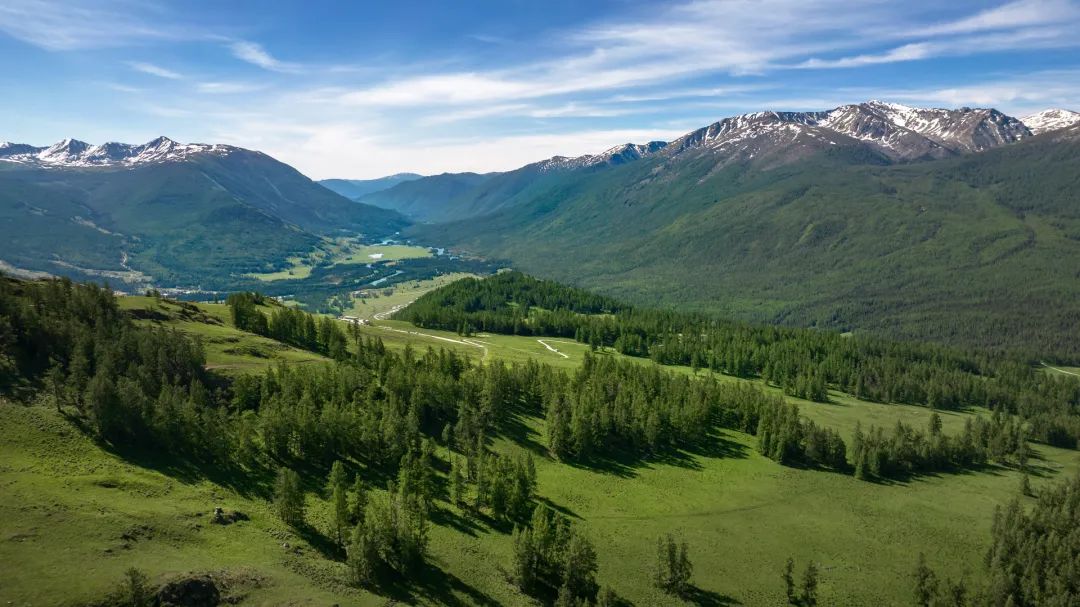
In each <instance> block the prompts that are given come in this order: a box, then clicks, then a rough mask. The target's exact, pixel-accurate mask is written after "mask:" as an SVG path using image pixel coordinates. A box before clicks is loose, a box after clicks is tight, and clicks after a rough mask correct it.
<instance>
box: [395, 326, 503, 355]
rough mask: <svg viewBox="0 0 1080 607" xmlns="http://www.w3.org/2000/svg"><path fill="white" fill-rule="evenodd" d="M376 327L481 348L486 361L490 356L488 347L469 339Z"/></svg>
mask: <svg viewBox="0 0 1080 607" xmlns="http://www.w3.org/2000/svg"><path fill="white" fill-rule="evenodd" d="M375 326H376V327H378V328H379V329H382V330H383V331H393V332H394V333H404V334H406V335H417V336H420V337H427V338H430V339H438V340H439V341H446V342H450V343H452V344H461V345H463V346H472V347H474V348H480V349H481V350H483V351H484V358H485V359H486V358H487V356H488V347H487V346H485V345H483V344H480V343H477V342H475V341H471V340H468V339H451V338H449V337H443V336H441V335H432V334H431V333H421V332H420V331H406V330H405V329H395V328H393V327H387V326H385V325H375Z"/></svg>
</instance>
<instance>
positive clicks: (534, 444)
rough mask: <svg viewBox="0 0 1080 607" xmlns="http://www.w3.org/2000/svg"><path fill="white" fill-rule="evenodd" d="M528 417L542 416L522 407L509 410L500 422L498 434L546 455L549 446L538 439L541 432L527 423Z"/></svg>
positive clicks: (536, 417)
mask: <svg viewBox="0 0 1080 607" xmlns="http://www.w3.org/2000/svg"><path fill="white" fill-rule="evenodd" d="M528 418H534V419H537V420H539V419H540V416H539V415H536V414H534V413H532V412H529V411H526V410H524V409H523V408H521V407H519V408H518V409H517V410H515V411H512V412H509V413H508V414H507V415H506V419H504V420H503V421H502V422H500V423H499V425H498V428H497V431H498V434H499V435H500V436H502V437H504V438H506V439H507V440H510V441H513V442H514V443H516V444H518V445H519V446H521V447H523V448H525V449H528V450H529V451H531V452H533V453H535V454H537V455H546V454H547V447H545V446H544V445H543V444H541V443H540V442H539V441H538V440H537V438H538V437H539V435H540V434H539V433H538V432H537V431H536V430H533V429H532V428H531V427H530V426H529V424H527V423H526V421H525V420H526V419H528Z"/></svg>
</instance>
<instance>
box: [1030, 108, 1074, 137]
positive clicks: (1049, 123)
mask: <svg viewBox="0 0 1080 607" xmlns="http://www.w3.org/2000/svg"><path fill="white" fill-rule="evenodd" d="M1020 121H1021V122H1023V123H1024V125H1025V126H1027V128H1029V129H1031V132H1032V133H1035V134H1036V135H1038V134H1040V133H1045V132H1047V131H1056V130H1058V129H1064V128H1067V127H1070V126H1072V125H1074V124H1078V123H1080V112H1074V111H1072V110H1063V109H1059V108H1053V109H1049V110H1043V111H1041V112H1036V113H1034V114H1031V115H1030V116H1024V117H1023V118H1021V119H1020Z"/></svg>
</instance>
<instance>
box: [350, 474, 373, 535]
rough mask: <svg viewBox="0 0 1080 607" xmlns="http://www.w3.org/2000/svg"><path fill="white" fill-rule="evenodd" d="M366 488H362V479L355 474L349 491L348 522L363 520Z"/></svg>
mask: <svg viewBox="0 0 1080 607" xmlns="http://www.w3.org/2000/svg"><path fill="white" fill-rule="evenodd" d="M367 503H368V499H367V490H366V489H364V481H363V480H361V478H360V475H359V474H357V475H356V478H354V479H353V486H352V490H351V491H349V523H350V524H353V525H355V524H357V523H361V522H363V521H364V509H365V508H367Z"/></svg>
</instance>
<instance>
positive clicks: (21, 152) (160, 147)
mask: <svg viewBox="0 0 1080 607" xmlns="http://www.w3.org/2000/svg"><path fill="white" fill-rule="evenodd" d="M237 151H244V150H241V148H236V147H233V146H228V145H206V144H201V143H191V144H183V143H177V142H175V141H173V140H172V139H169V138H168V137H158V138H157V139H154V140H152V141H149V142H147V143H144V144H142V145H130V144H127V143H116V142H110V143H103V144H101V145H90V144H89V143H86V142H84V141H79V140H77V139H65V140H63V141H60V142H58V143H54V144H53V145H51V146H48V147H34V146H31V145H26V144H24V143H0V161H6V162H14V163H19V164H25V165H31V166H45V167H69V168H70V167H109V166H114V167H115V166H133V165H140V164H150V163H155V162H170V161H177V160H184V159H186V158H189V157H191V156H194V155H197V154H214V155H219V156H227V155H229V154H232V153H235V152H237Z"/></svg>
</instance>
